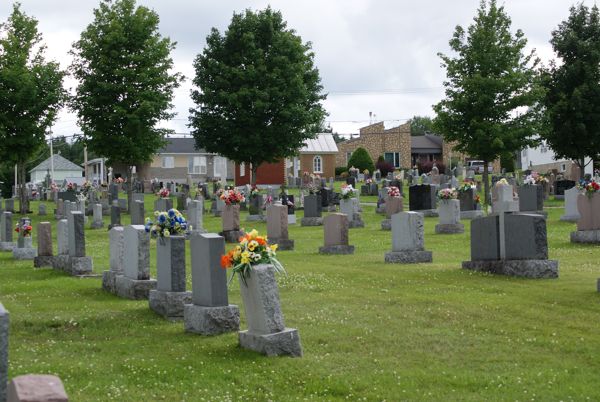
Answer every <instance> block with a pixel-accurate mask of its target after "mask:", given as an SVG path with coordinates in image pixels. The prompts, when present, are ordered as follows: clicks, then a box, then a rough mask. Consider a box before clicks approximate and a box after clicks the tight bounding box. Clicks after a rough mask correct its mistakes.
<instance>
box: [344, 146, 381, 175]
mask: <svg viewBox="0 0 600 402" xmlns="http://www.w3.org/2000/svg"><path fill="white" fill-rule="evenodd" d="M351 167H355V168H357V169H358V170H359V171H360V172H361V173H362V172H363V171H364V170H365V169H368V170H369V172H371V173H373V171H374V170H375V165H373V159H372V158H371V155H369V152H367V150H366V149H364V148H363V147H358V148H356V149H355V150H354V152H352V155H351V156H350V159H348V169H350V168H351Z"/></svg>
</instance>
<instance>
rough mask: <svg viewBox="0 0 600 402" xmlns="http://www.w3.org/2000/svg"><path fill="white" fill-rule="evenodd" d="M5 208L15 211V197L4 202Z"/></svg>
mask: <svg viewBox="0 0 600 402" xmlns="http://www.w3.org/2000/svg"><path fill="white" fill-rule="evenodd" d="M4 210H5V211H8V212H11V213H13V214H14V213H15V199H14V198H7V199H6V201H5V202H4Z"/></svg>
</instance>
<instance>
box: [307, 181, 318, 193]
mask: <svg viewBox="0 0 600 402" xmlns="http://www.w3.org/2000/svg"><path fill="white" fill-rule="evenodd" d="M306 189H307V190H308V194H311V195H313V194H317V192H318V191H319V190H318V189H317V186H315V184H314V183H313V182H312V181H311V182H309V183H308V185H307V186H306Z"/></svg>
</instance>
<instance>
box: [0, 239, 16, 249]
mask: <svg viewBox="0 0 600 402" xmlns="http://www.w3.org/2000/svg"><path fill="white" fill-rule="evenodd" d="M15 247H17V245H16V244H15V243H14V242H11V241H0V251H13V249H14V248H15Z"/></svg>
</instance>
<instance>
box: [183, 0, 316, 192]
mask: <svg viewBox="0 0 600 402" xmlns="http://www.w3.org/2000/svg"><path fill="white" fill-rule="evenodd" d="M313 59H314V54H313V53H312V51H311V45H310V43H302V39H301V38H300V36H298V35H297V34H296V33H295V31H294V30H292V29H288V28H287V23H286V22H285V21H284V20H283V17H282V15H281V13H280V12H278V11H273V10H271V8H267V9H266V10H264V11H258V12H253V11H250V10H246V11H245V12H244V13H241V14H234V15H233V18H232V21H231V23H230V25H229V27H228V29H227V30H226V31H225V32H224V34H221V33H220V32H219V31H218V30H217V29H215V28H213V30H212V32H211V34H210V35H209V36H208V37H207V39H206V47H205V49H204V51H203V52H202V54H200V55H198V56H197V57H196V59H195V61H194V68H195V70H196V77H195V78H194V85H195V86H196V87H198V88H199V89H197V90H193V91H192V99H193V101H194V102H195V104H196V105H197V108H195V109H190V126H191V127H192V134H193V135H194V137H195V139H196V144H197V147H198V148H204V149H206V150H207V151H208V152H214V153H218V154H220V155H223V156H226V157H227V158H229V159H231V160H233V161H235V162H238V163H241V162H245V163H249V164H250V166H251V168H252V183H255V182H256V169H257V168H258V166H259V165H260V164H261V163H263V162H276V161H278V160H281V159H282V158H286V157H290V156H293V155H295V154H296V153H297V152H298V150H299V149H300V148H301V147H302V145H303V144H304V142H305V141H306V140H307V139H309V138H314V135H315V134H316V133H317V132H318V130H319V125H320V123H321V122H322V121H323V118H324V117H325V111H324V109H323V107H322V106H321V101H322V100H323V99H325V95H322V94H321V91H322V89H323V87H322V86H321V83H320V82H321V79H320V77H319V71H318V70H317V69H316V68H315V66H314V61H313Z"/></svg>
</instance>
